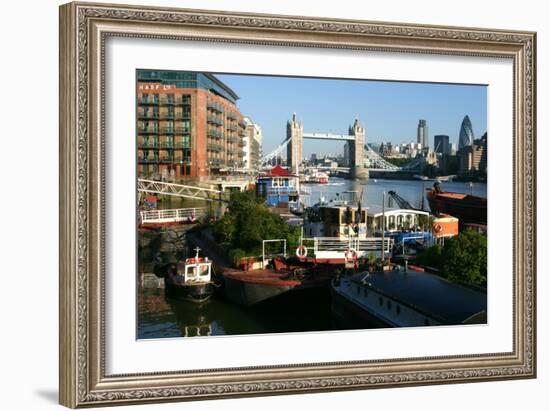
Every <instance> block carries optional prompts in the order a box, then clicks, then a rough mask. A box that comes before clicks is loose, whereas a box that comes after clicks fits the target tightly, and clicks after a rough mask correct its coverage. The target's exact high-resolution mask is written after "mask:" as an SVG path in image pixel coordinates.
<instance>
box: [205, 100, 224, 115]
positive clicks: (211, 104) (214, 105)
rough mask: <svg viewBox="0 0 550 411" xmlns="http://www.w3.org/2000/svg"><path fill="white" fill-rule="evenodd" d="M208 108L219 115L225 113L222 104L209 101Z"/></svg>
mask: <svg viewBox="0 0 550 411" xmlns="http://www.w3.org/2000/svg"><path fill="white" fill-rule="evenodd" d="M206 107H208V108H209V109H210V110H212V111H216V112H218V113H223V107H222V105H221V104H218V103H214V102H212V101H209V102H208V103H206Z"/></svg>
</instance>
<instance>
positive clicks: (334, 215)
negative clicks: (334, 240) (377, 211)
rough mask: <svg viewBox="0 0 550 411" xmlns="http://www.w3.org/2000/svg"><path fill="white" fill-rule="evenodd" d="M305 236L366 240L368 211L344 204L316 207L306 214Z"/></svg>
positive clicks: (309, 209)
mask: <svg viewBox="0 0 550 411" xmlns="http://www.w3.org/2000/svg"><path fill="white" fill-rule="evenodd" d="M304 235H305V236H307V237H340V238H347V237H359V238H366V236H367V210H365V209H364V208H363V209H362V208H360V207H357V206H355V207H352V206H350V205H344V204H335V205H332V204H330V203H329V204H318V205H315V206H313V207H310V208H308V209H307V210H306V212H305V221H304Z"/></svg>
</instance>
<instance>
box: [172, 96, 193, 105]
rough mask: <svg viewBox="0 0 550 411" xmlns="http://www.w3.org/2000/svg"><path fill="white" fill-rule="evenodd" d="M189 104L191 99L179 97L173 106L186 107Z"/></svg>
mask: <svg viewBox="0 0 550 411" xmlns="http://www.w3.org/2000/svg"><path fill="white" fill-rule="evenodd" d="M190 104H191V97H179V98H176V101H175V105H176V106H186V105H190Z"/></svg>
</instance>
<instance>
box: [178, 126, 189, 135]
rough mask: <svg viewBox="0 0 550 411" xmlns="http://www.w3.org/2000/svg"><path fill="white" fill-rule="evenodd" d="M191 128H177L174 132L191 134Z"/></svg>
mask: <svg viewBox="0 0 550 411" xmlns="http://www.w3.org/2000/svg"><path fill="white" fill-rule="evenodd" d="M190 133H191V129H190V128H177V127H176V128H175V129H174V134H190Z"/></svg>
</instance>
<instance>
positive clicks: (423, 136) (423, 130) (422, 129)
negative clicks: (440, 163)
mask: <svg viewBox="0 0 550 411" xmlns="http://www.w3.org/2000/svg"><path fill="white" fill-rule="evenodd" d="M416 141H417V142H418V144H420V145H421V146H422V148H428V147H429V143H428V124H427V123H426V120H419V121H418V129H417V131H416Z"/></svg>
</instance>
